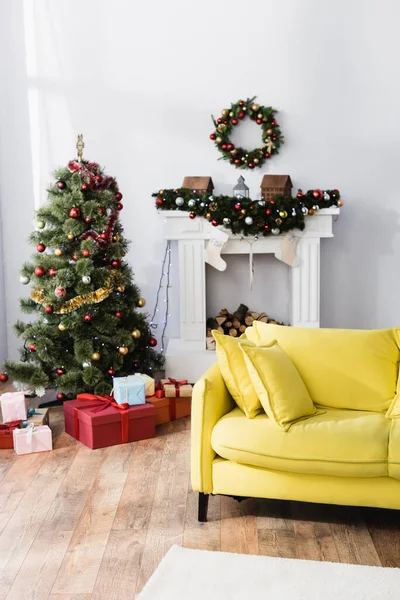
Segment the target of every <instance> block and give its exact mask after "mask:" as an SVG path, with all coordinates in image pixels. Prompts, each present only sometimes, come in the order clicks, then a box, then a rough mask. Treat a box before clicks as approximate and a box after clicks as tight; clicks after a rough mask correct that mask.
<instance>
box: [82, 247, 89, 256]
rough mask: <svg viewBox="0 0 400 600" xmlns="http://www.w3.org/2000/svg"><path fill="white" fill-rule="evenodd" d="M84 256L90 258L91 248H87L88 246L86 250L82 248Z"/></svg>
mask: <svg viewBox="0 0 400 600" xmlns="http://www.w3.org/2000/svg"><path fill="white" fill-rule="evenodd" d="M82 256H84V257H85V258H88V257H89V256H90V252H89V250H87V249H86V248H85V249H84V250H82Z"/></svg>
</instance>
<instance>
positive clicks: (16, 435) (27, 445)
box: [13, 425, 53, 454]
mask: <svg viewBox="0 0 400 600" xmlns="http://www.w3.org/2000/svg"><path fill="white" fill-rule="evenodd" d="M13 440H14V450H15V452H16V453H17V454H32V453H34V452H48V451H49V450H52V449H53V438H52V435H51V429H50V427H48V425H40V426H39V427H34V425H29V426H28V427H26V428H25V429H14V430H13Z"/></svg>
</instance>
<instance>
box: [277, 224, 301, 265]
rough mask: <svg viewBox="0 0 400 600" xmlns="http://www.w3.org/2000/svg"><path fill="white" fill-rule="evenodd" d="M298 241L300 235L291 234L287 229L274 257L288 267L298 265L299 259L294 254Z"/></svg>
mask: <svg viewBox="0 0 400 600" xmlns="http://www.w3.org/2000/svg"><path fill="white" fill-rule="evenodd" d="M299 241H300V237H299V236H298V235H293V233H292V232H291V231H288V232H287V233H286V234H285V236H284V238H283V239H282V242H281V247H280V248H279V250H278V251H277V252H276V253H275V256H276V258H277V259H279V260H281V261H282V262H284V263H286V264H287V265H289V266H290V267H298V266H299V264H300V259H299V258H298V256H297V254H296V249H297V244H298V243H299Z"/></svg>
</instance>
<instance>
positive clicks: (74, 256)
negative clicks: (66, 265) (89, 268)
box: [72, 253, 79, 261]
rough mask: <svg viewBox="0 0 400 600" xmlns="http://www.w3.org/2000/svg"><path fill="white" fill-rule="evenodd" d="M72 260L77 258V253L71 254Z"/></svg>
mask: <svg viewBox="0 0 400 600" xmlns="http://www.w3.org/2000/svg"><path fill="white" fill-rule="evenodd" d="M72 260H75V261H77V260H79V258H78V255H77V254H75V253H74V254H73V255H72Z"/></svg>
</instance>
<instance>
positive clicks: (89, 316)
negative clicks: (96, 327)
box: [83, 314, 92, 323]
mask: <svg viewBox="0 0 400 600" xmlns="http://www.w3.org/2000/svg"><path fill="white" fill-rule="evenodd" d="M83 320H84V321H85V323H90V321H91V320H92V315H89V314H86V315H85V316H84V317H83Z"/></svg>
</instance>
